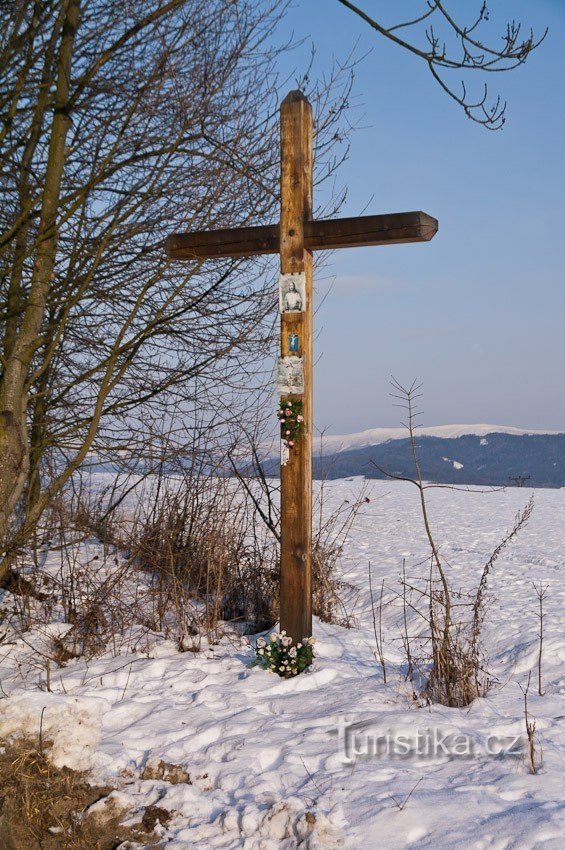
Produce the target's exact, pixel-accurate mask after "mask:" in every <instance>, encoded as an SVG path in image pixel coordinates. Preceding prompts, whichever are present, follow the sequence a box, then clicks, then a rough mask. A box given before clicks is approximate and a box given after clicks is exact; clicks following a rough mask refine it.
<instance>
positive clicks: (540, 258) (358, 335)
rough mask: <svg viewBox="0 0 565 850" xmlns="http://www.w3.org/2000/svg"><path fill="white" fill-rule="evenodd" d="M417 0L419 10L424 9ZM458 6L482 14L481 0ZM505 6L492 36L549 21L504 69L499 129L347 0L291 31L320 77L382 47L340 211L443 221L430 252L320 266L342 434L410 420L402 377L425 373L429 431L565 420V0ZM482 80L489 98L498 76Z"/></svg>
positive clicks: (362, 75) (304, 6)
mask: <svg viewBox="0 0 565 850" xmlns="http://www.w3.org/2000/svg"><path fill="white" fill-rule="evenodd" d="M359 4H360V5H361V6H362V7H363V8H364V9H365V10H366V11H367V12H369V13H370V12H371V10H375V11H376V10H378V9H382V8H385V9H386V8H388V9H389V10H390V9H394V8H395V6H397V5H398V4H396V3H392V2H389V3H380V2H379V3H377V2H376V0H359ZM401 5H402V7H404V8H405V9H408V14H410V13H411V11H413V10H414V9H418V8H421V6H422V3H420V2H416V0H414V2H407V3H403V4H401ZM448 5H449V6H450V8H454V7H457V6H458V7H459V8H460V9H461V8H463V9H465V10H468V11H469V12H471V11H472V10H475V9H478V8H479V6H480V0H466V2H465V3H456V4H454V3H451V4H449V3H448ZM489 8H490V10H491V22H489V24H487V25H486V27H487V29H486V30H485V32H486V31H488V32H489V33H491V34H494V37H496V38H497V37H498V35H499V33H502V32H503V31H504V24H505V22H506V20H509V19H512V18H514V19H516V20H520V21H522V22H523V23H524V24H525V25H528V26H529V25H530V24H531V25H532V26H533V28H534V30H535V31H536V32H540V33H541V32H542V31H543V29H544V28H545V26H549V28H550V32H549V35H548V37H547V39H546V42H545V43H544V44H543V45H542V46H541V47H540V48H539V50H538V51H536V53H535V54H534V55H532V56H531V57H530V59H529V61H528V62H527V63H526V65H525V66H524V67H522V68H519V69H517V70H515V71H512V72H511V73H508V74H496V75H494V74H491V75H489V78H488V80H487V82H488V83H489V87H490V90H491V92H492V93H494V92H500V93H501V94H502V96H503V97H504V98H505V99H507V101H508V110H507V122H506V125H505V127H504V129H503V130H502V131H500V132H497V133H493V132H489V131H487V130H485V129H483V128H481V127H479V126H478V125H476V124H473V123H472V122H470V121H469V120H468V119H467V118H466V117H465V115H464V114H463V112H462V111H461V110H460V109H459V108H458V107H457V106H456V105H455V104H454V103H453V102H452V101H450V100H449V99H448V97H447V96H446V95H445V94H443V93H442V92H441V91H440V89H439V87H438V86H437V84H436V83H435V82H434V81H433V79H432V77H431V75H430V74H429V72H428V71H427V69H426V68H425V66H423V65H422V63H420V62H419V61H418V60H417V59H415V58H414V57H412V56H410V55H408V54H407V53H405V52H404V51H402V50H400V49H398V48H396V47H394V46H392V45H390V44H388V43H387V42H385V41H384V40H383V39H381V38H379V37H378V36H376V35H373V33H372V32H371V31H370V30H369V29H368V28H367V26H366V25H365V24H364V23H363V22H362V21H360V20H359V19H358V18H356V17H355V16H354V15H353V14H352V13H351V12H349V11H348V10H347V9H345V8H344V7H342V6H341V5H340V4H339V3H338V2H337V0H294V2H293V4H292V7H291V9H290V10H289V13H288V16H287V19H286V21H285V27H286V28H288V29H293V30H294V33H295V35H296V36H297V37H298V36H304V37H306V40H307V41H306V44H305V45H304V47H303V48H302V51H304V53H306V52H307V51H308V50H309V48H310V44H311V43H312V42H313V43H314V45H315V48H316V52H317V57H316V64H315V72H316V73H318V74H321V73H324V72H326V73H327V72H328V71H329V69H330V66H331V63H332V60H333V58H334V57H335V58H336V59H338V60H339V59H340V58H341V59H344V58H345V57H346V56H347V54H348V52H349V51H350V49H351V48H352V47H353V46H354V45H355V44H356V43H357V50H358V53H359V54H363V53H364V52H365V51H366V50H370V49H371V48H372V50H371V52H370V54H369V55H368V56H367V57H366V58H365V59H364V60H363V61H362V62H361V64H360V65H359V66H358V68H357V71H356V80H355V84H354V96H355V99H356V102H357V103H358V105H359V112H358V115H359V117H360V118H362V121H361V123H362V124H363V125H364V129H359V130H356V131H355V132H354V133H353V134H352V136H351V151H350V156H349V160H348V161H347V162H346V163H345V164H344V165H343V167H342V168H341V171H340V174H339V177H338V182H339V183H341V184H342V185H345V186H347V187H348V197H347V201H346V203H345V206H344V207H343V209H342V211H341V213H340V214H341V215H358V214H362V213H363V212H366V213H367V214H369V213H385V212H401V211H408V210H416V209H422V210H424V211H425V212H428V213H430V214H431V215H434V216H435V217H436V218H438V219H439V222H440V230H439V233H438V235H437V236H436V237H435V239H434V240H433V242H431V243H429V244H421V245H402V246H387V247H381V248H361V249H354V250H347V251H340V252H335V253H334V254H333V255H331V256H330V258H329V260H328V262H327V263H326V264H325V266H324V267H323V268H322V269H319V270H318V272H317V279H316V289H317V301H318V304H319V305H320V306H319V309H318V312H317V316H316V331H317V339H316V356H317V365H316V370H315V409H316V425H317V427H318V428H320V429H322V428H326V429H328V432H330V433H349V432H353V431H358V430H363V429H365V428H374V427H384V426H386V427H388V426H394V425H397V424H398V423H399V418H400V413H399V411H398V410H397V409H396V408H395V407H393V404H392V400H391V399H390V397H389V378H390V375H391V374H392V375H394V376H395V377H396V378H398V379H399V380H400V381H402V382H408V383H409V382H411V381H412V379H413V378H418V379H420V380H421V381H423V383H424V398H423V410H424V417H423V420H422V421H423V423H424V424H426V425H433V424H442V423H454V422H458V423H459V422H465V423H479V422H488V423H496V424H505V425H515V426H519V427H524V428H548V429H560V430H565V392H564V390H565V381H564V377H563V366H564V357H563V354H564V347H565V344H564V337H565V334H564V325H565V320H564V316H565V309H564V308H565V274H564V272H563V254H564V251H565V232H562V227H563V224H564V223H565V216H564V215H563V212H564V196H565V180H564V173H565V170H564V168H563V156H564V150H565V145H564V133H563V122H564V119H565V86H564V83H565V80H564V73H563V70H564V61H563V57H564V55H565V53H564V50H563V45H564V44H565V0H535V3H534V2H531V0H530V2H516V0H512V2H510V0H492V2H491V3H490V4H489ZM292 61H293V62H295V63H296V64H297V65H299V64H300V61H301V52H300V50H298V51H295V53H294V55H293V57H292ZM473 79H475V80H476V82H475V86H476V87H477V88H476V90H478V87H479V86H480V85H482V77H480V75H476V78H471V82H472V81H473ZM289 87H291V86H289ZM323 191H324V190H322V191H321V192H320V194H319V195H318V197H317V200H318V201H321V200H323V197H324V195H323ZM322 302H323V303H322Z"/></svg>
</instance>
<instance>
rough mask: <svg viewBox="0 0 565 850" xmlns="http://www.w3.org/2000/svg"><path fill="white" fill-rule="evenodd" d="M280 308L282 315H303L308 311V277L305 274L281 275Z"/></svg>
mask: <svg viewBox="0 0 565 850" xmlns="http://www.w3.org/2000/svg"><path fill="white" fill-rule="evenodd" d="M279 307H280V311H281V313H302V312H303V311H304V310H305V309H306V275H305V274H304V272H291V273H290V274H281V275H280V277H279Z"/></svg>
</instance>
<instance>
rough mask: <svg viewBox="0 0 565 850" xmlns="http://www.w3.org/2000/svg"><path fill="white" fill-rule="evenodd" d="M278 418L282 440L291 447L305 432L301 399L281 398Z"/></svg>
mask: <svg viewBox="0 0 565 850" xmlns="http://www.w3.org/2000/svg"><path fill="white" fill-rule="evenodd" d="M277 419H278V420H279V424H280V426H281V440H283V441H284V442H285V443H286V445H287V446H288V447H289V449H291V448H292V447H293V446H294V443H295V441H296V440H297V439H298V437H301V436H302V434H304V416H303V415H302V401H301V400H300V399H290V398H286V399H284V398H283V399H281V405H280V407H279V408H278V410H277Z"/></svg>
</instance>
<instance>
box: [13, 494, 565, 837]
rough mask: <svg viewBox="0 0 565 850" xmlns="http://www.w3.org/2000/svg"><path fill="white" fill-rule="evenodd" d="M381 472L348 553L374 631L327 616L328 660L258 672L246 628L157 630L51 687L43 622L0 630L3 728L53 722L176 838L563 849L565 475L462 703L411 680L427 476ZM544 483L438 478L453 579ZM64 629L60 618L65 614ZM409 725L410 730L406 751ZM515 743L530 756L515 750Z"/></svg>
mask: <svg viewBox="0 0 565 850" xmlns="http://www.w3.org/2000/svg"><path fill="white" fill-rule="evenodd" d="M360 487H361V482H360V481H359V480H356V479H353V480H348V481H336V482H332V483H330V484H327V485H326V489H327V503H326V508H327V510H328V511H330V510H332V509H333V508H335V507H336V506H338V505H339V504H341V503H343V501H344V500H345V499H348V500H350V501H353V500H354V499H355V496H356V494H357V493H358V492H359V489H360ZM370 487H371V489H370V493H369V495H370V502H368V503H367V504H365V505H364V507H363V510H362V511H361V513H360V514H359V516H358V517H357V520H356V524H355V526H354V529H353V532H352V535H351V538H350V540H349V542H348V545H347V547H346V551H345V553H344V559H343V563H342V574H343V579H344V581H345V582H347V583H348V587H347V588H346V589H345V591H344V596H345V599H346V602H347V605H348V606H349V607H350V608H352V609H353V610H354V613H355V617H356V623H357V627H356V628H353V629H350V630H347V629H344V628H340V627H337V626H330V625H327V624H324V623H320V622H318V621H317V622H316V623H315V627H314V634H315V636H316V637H317V644H316V660H315V662H314V665H313V667H312V669H311V671H310V672H308V673H305V674H303V675H300V676H298V677H296V678H294V679H290V680H284V679H279V678H278V677H276V676H274V675H269V674H268V673H266V672H264V671H263V670H260V669H257V668H251V667H250V662H251V660H252V657H253V652H252V650H251V649H250V648H249V647H247V646H246V645H245V642H244V641H242V640H240V639H238V638H236V637H232V638H231V639H228V638H224V639H223V640H222V642H221V643H220V644H219V645H216V646H213V647H207V648H204V649H203V650H202V651H201V652H200V653H195V654H193V653H183V654H179V653H178V652H176V650H175V647H174V645H173V644H171V643H170V642H167V641H165V640H164V639H163V638H161V637H160V636H159V635H153V636H152V638H151V640H150V642H149V643H148V644H147V645H146V646H143V647H142V646H141V645H140V648H139V650H138V651H137V652H136V653H131V652H122V653H121V654H116V653H115V652H108V654H106V655H104V656H102V657H98V658H96V659H94V660H91V661H89V662H88V664H87V663H86V662H84V661H83V660H80V659H77V660H71V661H69V662H68V664H67V665H66V666H65V667H62V668H59V669H52V670H51V671H50V673H51V681H50V687H51V691H50V692H48V691H47V690H46V687H45V670H44V669H43V667H42V666H41V664H40V663H39V662H38V660H37V656H35V654H34V652H33V648H34V646H36V645H38V646H40V647H42V648H45V646H46V645H47V644H46V641H47V636H46V633H45V631H46V630H45V629H42V630H41V633H39V632H34V633H31V634H26V635H24V636H23V637H22V638H20V639H17V638H13V637H10V636H8V637H6V638H5V639H4V642H3V643H2V644H0V650H1V654H0V676H1V685H2V692H1V694H0V696H1V697H2V699H0V734H8V733H12V732H15V731H18V730H20V731H26V732H27V733H31V734H37V732H38V730H39V727H40V723H41V725H42V734H43V736H44V738H45V739H52V740H53V741H54V756H55V758H56V759H57V760H58V762H59V763H60V764H63V763H65V764H68V765H69V766H74V767H78V768H85V767H90V768H91V770H92V774H93V776H94V778H95V780H97V781H101V782H104V781H106V782H110V783H112V784H114V785H115V786H118V787H119V788H120V791H119V794H118V802H119V803H123V805H124V808H126V807H131V810H130V813H129V815H128V817H130V819H132V820H133V819H135V813H136V811H139V810H141V809H142V808H143V807H144V806H147V805H149V804H158V805H159V806H160V807H163V808H165V809H168V810H169V811H171V812H172V813H173V818H172V819H171V820H170V821H169V823H168V825H167V828H166V829H164V830H163V832H162V839H161V840H162V846H164V847H165V846H166V847H167V848H168V849H169V850H181V849H182V848H192V847H198V848H208V847H210V848H226V850H227V848H240V847H241V848H246V850H270V849H271V848H272V849H273V850H276V849H277V848H281V849H282V850H285V848H295V847H296V848H297V847H304V848H312V850H314V848H346V847H350V848H363V850H383V848H384V850H400V848H408V847H410V848H434V850H443V848H445V849H446V850H456V848H461V850H469V848H474V850H487V848H492V850H511V848H516V850H534V848H540V850H542V848H543V850H561V848H563V847H565V807H564V803H563V798H564V787H565V785H564V779H563V777H564V767H565V758H564V756H565V700H564V696H565V672H564V662H565V636H564V635H563V630H562V627H561V617H562V610H563V601H564V598H565V582H564V581H563V572H564V569H565V547H564V545H563V544H564V542H565V541H564V529H565V490H549V489H546V490H540V491H537V492H536V494H535V508H534V513H533V516H532V518H531V520H530V522H529V524H528V525H527V526H526V528H525V529H524V530H523V531H522V532H521V534H520V535H519V536H518V538H517V539H516V540H515V541H514V542H513V543H512V544H511V546H510V547H509V548H508V549H507V550H506V551H505V552H504V553H503V555H502V556H501V557H500V559H499V560H497V561H496V563H495V566H494V569H493V573H492V576H491V579H490V585H489V586H490V590H491V591H492V592H493V599H492V600H491V604H490V609H489V613H488V618H487V622H486V625H485V633H484V639H485V646H486V649H487V652H488V657H489V670H490V674H491V678H492V679H493V684H492V687H491V689H490V691H489V693H488V696H487V697H486V698H483V699H479V700H476V701H475V702H474V703H473V704H472V705H470V706H468V707H467V708H464V709H454V708H445V707H443V706H439V705H427V704H426V703H425V701H424V700H422V699H420V698H415V697H414V694H413V685H412V684H411V683H410V682H407V681H406V680H405V675H404V674H405V663H404V662H405V658H404V657H403V651H402V641H401V626H402V607H401V605H400V601H399V597H398V593H399V591H400V583H399V578H400V575H401V571H402V560H403V558H405V559H406V572H407V575H408V576H409V577H416V578H417V577H418V576H424V575H425V570H426V569H427V568H426V566H425V564H422V563H421V562H422V560H423V559H425V558H426V555H427V551H428V549H427V545H426V541H425V538H424V535H423V529H422V522H421V517H420V515H419V512H418V504H417V495H418V494H417V491H416V488H414V487H413V486H411V485H410V484H404V483H397V482H393V483H389V482H383V481H375V482H372V483H371V485H370ZM529 495H530V493H529V491H527V490H526V489H525V488H524V489H509V490H506V491H497V492H492V493H487V494H480V493H475V492H469V493H467V492H457V491H451V490H447V489H438V490H432V491H429V499H430V515H431V520H432V525H433V529H434V532H435V534H436V539H437V542H438V543H439V544H440V547H441V550H442V553H443V555H444V557H445V558H446V560H447V561H448V562H449V564H450V567H449V572H450V577H451V581H452V586H453V587H454V588H459V587H461V588H467V589H472V588H473V587H475V586H476V584H477V582H478V579H479V576H480V573H481V569H482V566H483V564H484V563H485V561H486V560H487V559H488V557H489V555H490V553H491V551H492V550H493V548H494V547H495V546H496V545H497V543H498V542H499V541H500V540H501V538H502V537H503V536H504V532H505V531H507V530H508V529H509V528H511V527H512V523H513V520H514V517H515V515H516V513H517V511H518V510H519V509H520V508H522V507H523V506H524V504H525V502H526V501H527V499H528V497H529ZM95 552H97V553H98V554H99V555H101V553H102V547H101V546H98V545H97V544H96V543H95V542H90V543H89V544H88V545H85V546H84V558H92V557H94V554H93V553H95ZM59 558H60V555H59V553H58V552H52V553H50V554H49V555H48V558H47V562H46V565H45V566H46V567H47V568H48V567H49V565H50V564H51V566H52V568H53V569H56V568H57V560H58V559H59ZM369 562H370V563H371V569H372V576H373V587H374V588H375V591H376V595H377V596H378V593H379V592H380V585H381V580H382V579H383V578H384V580H385V592H384V603H385V604H384V610H383V632H384V653H385V656H386V663H387V684H386V685H385V684H384V682H383V673H382V670H381V667H380V665H379V664H378V662H377V661H376V659H375V639H374V634H373V617H372V609H371V599H370V594H369V589H368V564H369ZM417 564H420V566H417ZM533 582H536V583H537V584H538V585H539V583H540V582H541V583H543V585H548V591H547V594H546V598H545V622H544V632H545V635H544V646H543V687H544V690H545V695H544V696H539V695H538V694H537V659H538V646H539V641H538V637H537V633H538V619H537V606H538V603H537V599H536V595H535V591H534V588H533ZM4 604H10V600H9V598H6V599H5V600H4ZM410 620H411V622H410V631H411V632H412V630H414V631H417V630H418V628H419V626H418V619H417V617H416V616H415V615H412V616H411V618H410ZM51 628H52V631H53V633H56V632H57V630H58V629H59V628H60V626H53V627H51ZM10 641H11V642H10ZM414 646H415V647H416V646H417V641H416V640H415V641H414ZM529 671H533V672H532V683H531V686H530V693H529V696H528V708H529V712H530V714H531V717H532V718H535V721H536V739H537V741H536V757H537V758H538V760H540V761H541V762H542V764H541V767H540V769H539V773H538V774H537V775H532V774H531V773H530V772H529V768H528V762H527V758H526V757H525V752H526V751H525V747H524V741H523V738H524V735H525V723H524V698H523V694H522V691H521V689H520V685H522V686H523V687H525V684H526V682H527V678H528V673H529ZM416 697H418V695H416ZM42 714H43V718H42V720H41V715H42ZM357 724H359V725H357ZM354 732H355V737H354V738H352V735H353V733H354ZM401 735H403V736H405V737H404V738H402V739H401V738H400V737H399V736H401ZM516 737H520V740H519V741H518V742H517V743H516V744H513V742H514V740H515V739H516ZM377 738H378V739H379V742H380V743H379V746H378V747H376V748H375V749H376V750H377V751H376V752H375V751H371V746H372V744H373V743H374V742H375V741H376V740H377ZM434 739H435V741H436V745H435V747H434V746H432V744H431V742H433V740H434ZM401 740H403V741H408V745H405V746H402V747H400V749H401V752H394V741H396V742H397V744H399V742H400V741H401ZM352 741H354V742H355V747H354V748H353V749H352V747H351V743H352ZM438 741H439V743H438ZM391 742H392V743H391ZM441 742H443V743H441ZM457 742H458V743H457ZM511 746H512V748H513V750H516V749H517V750H518V752H517V753H514V752H512V753H509V754H504V753H501V752H500V750H501V749H504V748H509V747H511ZM367 748H368V749H369V752H368V753H367ZM397 749H399V747H397ZM444 749H447V750H450V752H444ZM406 750H408V752H406ZM453 750H456V751H455V752H453ZM489 750H490V751H491V752H489ZM493 751H495V752H493ZM160 760H162V761H163V762H166V763H169V764H172V765H177V766H179V767H180V768H182V769H183V770H184V771H186V772H187V773H188V774H189V776H190V780H189V782H186V781H185V782H180V783H179V784H172V783H170V782H167V781H165V780H164V779H148V778H145V779H143V778H142V775H145V776H147V775H148V773H147V765H148V763H149V765H150V766H151V765H156V764H157V763H158V762H159V761H160Z"/></svg>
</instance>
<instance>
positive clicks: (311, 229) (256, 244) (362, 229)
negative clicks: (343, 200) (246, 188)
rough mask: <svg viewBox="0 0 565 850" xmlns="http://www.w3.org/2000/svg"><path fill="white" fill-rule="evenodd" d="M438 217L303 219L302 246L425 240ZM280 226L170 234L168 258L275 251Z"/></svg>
mask: <svg viewBox="0 0 565 850" xmlns="http://www.w3.org/2000/svg"><path fill="white" fill-rule="evenodd" d="M437 229H438V222H437V219H435V218H432V216H431V215H427V213H424V212H408V213H391V214H389V215H365V216H358V217H356V218H334V219H327V220H326V221H324V220H323V219H321V220H318V221H315V220H314V221H305V222H304V247H305V248H307V249H308V250H309V251H324V250H326V251H333V250H334V249H335V248H361V247H363V246H367V245H399V244H401V243H405V242H429V240H430V239H432V238H433V237H434V236H435V234H436V233H437ZM279 244H280V239H279V225H278V224H267V225H263V226H260V227H236V228H233V229H230V230H204V231H200V232H196V233H174V234H173V235H172V236H169V237H168V239H167V241H166V249H167V256H168V257H169V259H171V260H195V259H196V260H209V259H213V258H219V257H252V256H254V255H256V254H278V253H279Z"/></svg>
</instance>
